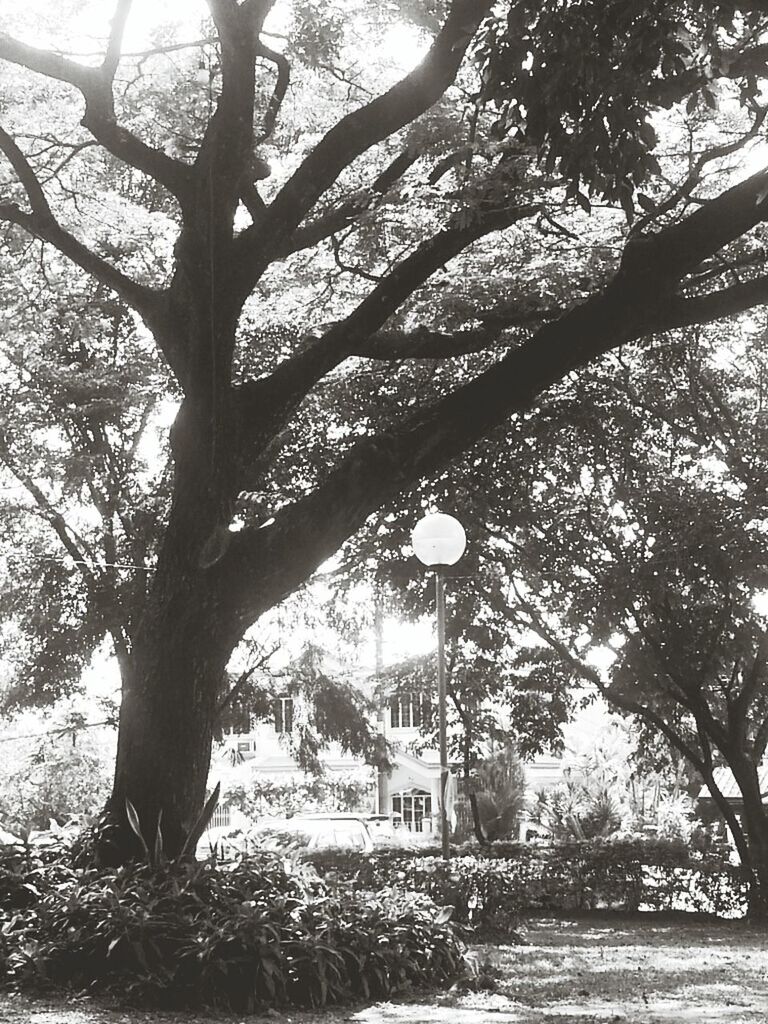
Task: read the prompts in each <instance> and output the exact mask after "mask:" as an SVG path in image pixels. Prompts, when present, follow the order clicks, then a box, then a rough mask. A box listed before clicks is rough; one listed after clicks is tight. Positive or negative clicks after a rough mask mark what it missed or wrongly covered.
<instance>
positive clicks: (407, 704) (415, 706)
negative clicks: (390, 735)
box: [389, 693, 424, 729]
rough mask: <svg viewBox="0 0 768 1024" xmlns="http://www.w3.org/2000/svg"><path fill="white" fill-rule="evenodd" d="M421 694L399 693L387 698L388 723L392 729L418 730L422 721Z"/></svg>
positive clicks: (422, 701)
mask: <svg viewBox="0 0 768 1024" xmlns="http://www.w3.org/2000/svg"><path fill="white" fill-rule="evenodd" d="M423 706H424V697H423V695H422V694H421V693H399V694H393V695H392V696H391V697H390V698H389V723H390V726H391V727H392V728H393V729H418V728H419V726H420V725H421V721H422V710H423Z"/></svg>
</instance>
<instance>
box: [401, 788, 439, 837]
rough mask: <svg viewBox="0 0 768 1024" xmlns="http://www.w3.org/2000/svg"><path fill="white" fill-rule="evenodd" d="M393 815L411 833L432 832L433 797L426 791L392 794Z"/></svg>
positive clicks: (414, 790) (406, 790) (410, 790)
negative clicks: (398, 818) (396, 816)
mask: <svg viewBox="0 0 768 1024" xmlns="http://www.w3.org/2000/svg"><path fill="white" fill-rule="evenodd" d="M392 813H393V814H396V815H398V816H399V817H400V819H401V821H402V823H403V825H405V827H406V828H408V829H410V830H411V832H425V831H431V830H432V797H431V795H430V794H429V793H428V792H427V791H426V790H425V789H404V790H402V791H401V792H400V793H393V794H392Z"/></svg>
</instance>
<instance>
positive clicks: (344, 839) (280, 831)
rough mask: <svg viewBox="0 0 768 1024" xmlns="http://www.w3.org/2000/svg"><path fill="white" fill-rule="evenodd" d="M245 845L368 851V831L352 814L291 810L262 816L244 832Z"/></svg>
mask: <svg viewBox="0 0 768 1024" xmlns="http://www.w3.org/2000/svg"><path fill="white" fill-rule="evenodd" d="M247 843H248V846H249V847H251V846H255V847H257V848H261V849H276V850H281V851H282V850H289V851H290V850H296V851H299V852H301V851H315V850H352V851H355V850H357V851H359V852H360V853H371V852H372V851H373V848H374V843H373V839H372V838H371V833H370V831H369V830H368V826H367V825H366V823H365V821H363V819H362V818H361V817H358V816H357V815H354V814H295V815H293V816H292V817H290V818H264V820H263V821H260V822H259V823H258V825H255V826H254V828H252V829H251V830H250V831H249V832H248V835H247Z"/></svg>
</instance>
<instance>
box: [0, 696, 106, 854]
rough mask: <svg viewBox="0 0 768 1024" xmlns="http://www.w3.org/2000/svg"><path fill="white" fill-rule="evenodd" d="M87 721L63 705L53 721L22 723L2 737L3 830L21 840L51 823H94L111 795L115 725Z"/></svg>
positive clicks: (0, 791) (0, 815)
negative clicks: (34, 830) (74, 820)
mask: <svg viewBox="0 0 768 1024" xmlns="http://www.w3.org/2000/svg"><path fill="white" fill-rule="evenodd" d="M96 725H97V723H96V720H95V719H94V720H90V719H89V720H88V721H86V719H85V717H84V715H83V714H82V712H80V711H77V710H76V709H73V707H71V706H70V707H67V706H66V705H59V706H58V707H56V708H55V709H54V711H53V713H52V714H51V715H50V716H47V717H45V718H43V719H42V721H41V719H40V718H39V717H35V718H34V719H32V718H30V717H29V716H26V717H22V718H21V719H17V720H16V721H15V722H14V724H13V725H12V726H6V728H5V729H4V730H3V731H2V734H0V750H1V751H2V756H0V825H2V827H3V828H4V829H6V830H7V831H10V832H11V833H13V834H15V835H17V836H23V835H27V834H28V833H29V832H30V831H31V830H33V829H47V828H48V827H49V826H50V823H51V821H53V822H55V823H56V824H58V825H64V824H65V823H66V822H67V821H69V820H70V819H78V820H80V821H83V822H84V823H85V822H89V821H91V820H95V819H96V817H97V816H98V815H99V813H100V812H101V809H102V807H103V804H104V801H105V800H106V798H107V796H108V795H109V790H110V786H111V781H112V769H113V758H114V724H112V725H111V726H110V724H109V723H108V722H107V721H106V720H105V721H103V722H101V725H99V726H98V727H95V726H96Z"/></svg>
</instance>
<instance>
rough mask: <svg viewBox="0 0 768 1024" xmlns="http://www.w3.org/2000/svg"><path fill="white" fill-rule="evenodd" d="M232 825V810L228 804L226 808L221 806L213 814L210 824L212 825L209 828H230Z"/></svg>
mask: <svg viewBox="0 0 768 1024" xmlns="http://www.w3.org/2000/svg"><path fill="white" fill-rule="evenodd" d="M230 824H231V822H230V809H229V807H228V806H227V805H226V804H224V806H222V805H221V804H219V806H218V807H217V808H216V810H215V811H214V812H213V815H212V817H211V823H210V825H209V826H208V827H209V828H229V826H230Z"/></svg>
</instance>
